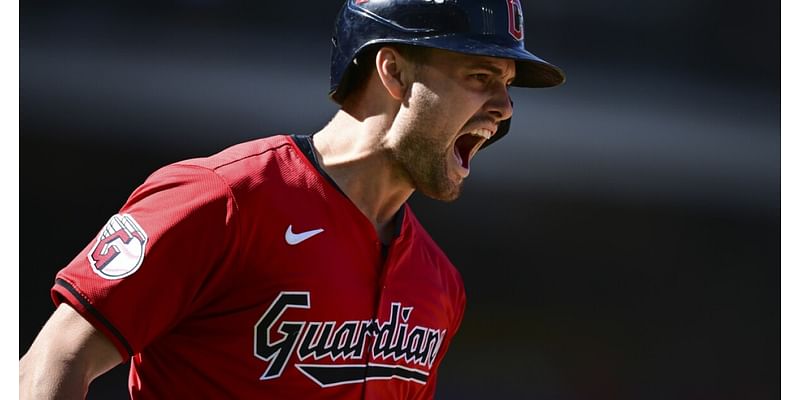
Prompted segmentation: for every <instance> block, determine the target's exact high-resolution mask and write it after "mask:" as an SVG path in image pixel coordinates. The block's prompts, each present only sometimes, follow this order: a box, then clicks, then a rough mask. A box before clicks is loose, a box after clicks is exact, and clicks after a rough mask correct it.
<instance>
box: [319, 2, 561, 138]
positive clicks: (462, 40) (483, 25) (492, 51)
mask: <svg viewBox="0 0 800 400" xmlns="http://www.w3.org/2000/svg"><path fill="white" fill-rule="evenodd" d="M524 39H525V30H524V27H523V18H522V7H521V5H520V0H347V1H346V2H345V4H344V5H343V6H342V9H341V10H340V11H339V16H338V18H337V19H336V26H335V27H334V33H333V38H332V42H333V43H332V44H333V49H332V51H331V87H330V93H329V94H330V96H331V98H333V99H334V101H336V102H337V103H341V102H342V100H343V93H342V92H346V91H347V89H348V88H347V86H348V85H349V79H350V78H351V77H350V75H351V74H352V71H353V70H354V68H353V66H354V65H355V61H356V59H357V57H358V56H359V55H360V54H362V53H363V52H364V51H365V50H366V49H367V48H369V47H372V46H374V45H380V44H393V43H394V44H406V45H412V46H424V47H431V48H436V49H443V50H450V51H455V52H459V53H464V54H474V55H480V56H490V57H499V58H507V59H511V60H514V61H515V62H516V71H517V74H516V78H515V79H514V82H513V83H512V85H513V86H521V87H551V86H556V85H559V84H561V83H563V82H564V79H565V78H564V73H563V72H562V71H561V70H560V69H559V68H558V67H556V66H554V65H552V64H550V63H548V62H547V61H544V60H542V59H541V58H539V57H537V56H535V55H533V54H532V53H530V52H528V51H527V50H525V42H524ZM509 127H510V119H509V120H505V121H503V122H502V123H501V124H500V126H499V127H498V130H497V132H496V133H495V135H494V136H493V137H492V138H491V140H489V141H487V142H486V143H485V144H484V145H483V147H486V146H488V145H489V144H491V143H493V142H495V141H497V140H498V139H500V138H501V137H502V136H503V135H505V134H506V133H508V128H509Z"/></svg>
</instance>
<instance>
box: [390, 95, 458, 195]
mask: <svg viewBox="0 0 800 400" xmlns="http://www.w3.org/2000/svg"><path fill="white" fill-rule="evenodd" d="M428 110H429V112H424V113H420V114H418V115H417V118H415V121H414V124H413V126H415V127H416V129H412V130H411V131H409V132H407V133H406V134H405V135H403V136H402V137H401V139H400V140H399V141H398V143H397V144H396V147H395V151H394V152H393V153H394V158H395V160H396V161H397V163H398V164H399V165H400V166H401V167H402V168H403V169H404V170H405V172H406V174H407V175H408V177H409V178H410V180H411V182H412V184H413V185H414V188H415V189H416V190H418V191H419V192H421V193H422V194H424V195H425V196H428V197H430V198H432V199H435V200H440V201H447V202H450V201H453V200H456V199H457V198H458V197H459V196H460V195H461V187H462V183H463V181H461V180H459V181H453V179H452V178H451V175H450V173H449V168H448V166H449V163H450V160H449V159H450V158H451V157H453V155H452V154H450V152H451V151H452V150H451V149H450V147H449V145H448V142H447V140H448V139H449V138H446V137H445V138H441V136H437V135H436V134H435V133H433V132H436V131H435V129H436V125H435V124H434V123H433V121H436V119H431V118H428V117H432V115H429V114H430V113H434V112H435V111H433V110H435V108H429V109H428ZM438 120H441V117H438Z"/></svg>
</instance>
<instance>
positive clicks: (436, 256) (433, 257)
mask: <svg viewBox="0 0 800 400" xmlns="http://www.w3.org/2000/svg"><path fill="white" fill-rule="evenodd" d="M405 218H406V219H407V221H406V223H407V229H408V230H409V231H408V232H406V233H404V234H407V235H410V236H411V238H412V240H413V241H414V246H415V247H417V249H418V251H420V252H421V253H422V256H423V257H425V258H426V259H427V261H428V263H429V264H430V265H432V266H434V268H435V271H432V272H434V273H435V274H437V275H438V276H440V277H441V280H442V283H444V284H445V285H446V286H447V287H448V289H449V291H450V292H451V294H452V295H453V296H454V297H458V298H462V299H463V298H465V294H464V281H463V279H462V277H461V273H460V272H459V271H458V269H457V268H456V266H455V265H453V263H452V262H451V261H450V258H449V257H447V254H446V253H445V252H444V250H442V248H441V247H439V245H438V244H437V243H436V241H435V240H434V239H433V237H431V235H430V234H429V233H428V231H427V230H425V228H424V227H423V226H422V224H421V223H420V222H419V220H418V219H417V217H416V216H415V215H414V213H413V212H412V211H411V207H410V206H408V205H406V216H405Z"/></svg>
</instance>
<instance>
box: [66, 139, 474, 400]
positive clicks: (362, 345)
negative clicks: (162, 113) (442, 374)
mask: <svg viewBox="0 0 800 400" xmlns="http://www.w3.org/2000/svg"><path fill="white" fill-rule="evenodd" d="M403 207H404V212H405V217H404V218H403V219H402V226H401V227H400V229H399V233H398V235H397V236H396V237H395V238H394V240H393V242H392V243H391V244H390V246H389V248H388V252H387V253H386V255H385V257H383V256H382V255H381V251H382V244H381V242H380V241H379V240H378V237H377V234H376V232H375V229H374V228H373V226H372V224H371V223H370V221H369V220H368V219H367V218H366V217H365V216H364V215H363V214H362V213H361V212H360V211H359V210H358V208H357V207H356V206H355V205H354V204H353V203H352V202H351V201H350V200H349V199H348V198H347V197H346V196H344V195H343V194H342V193H341V192H340V191H339V190H338V189H337V188H336V187H335V185H333V184H332V183H331V182H330V181H328V180H327V179H326V178H325V177H324V176H322V175H321V173H320V171H318V170H317V169H316V168H315V167H314V165H313V164H312V162H311V161H309V160H308V158H307V157H305V156H304V155H303V153H302V151H301V150H300V149H299V148H298V147H297V144H296V143H295V142H294V141H293V140H292V139H291V138H290V137H288V136H273V137H269V138H265V139H259V140H254V141H251V142H247V143H242V144H239V145H236V146H233V147H231V148H228V149H226V150H224V151H222V152H220V153H218V154H216V155H213V156H211V157H207V158H198V159H192V160H186V161H182V162H178V163H175V164H172V165H169V166H167V167H164V168H162V169H160V170H158V171H156V172H155V173H153V174H152V175H151V176H150V177H149V178H148V179H147V180H146V181H145V182H144V184H142V185H141V186H140V187H139V188H137V189H136V190H135V191H134V192H133V194H132V195H131V196H130V198H129V199H128V201H127V202H126V203H125V205H124V206H123V207H122V208H121V209H120V211H119V214H118V216H128V217H130V218H131V219H132V220H135V222H136V224H137V225H138V226H139V227H141V230H142V231H143V234H146V238H147V240H146V244H145V245H144V253H143V257H142V258H141V265H140V266H139V267H138V269H136V270H135V272H132V273H130V275H128V276H125V277H122V278H118V279H117V278H114V279H109V277H108V276H104V275H103V274H102V273H101V272H98V271H100V270H98V268H97V266H94V265H93V264H92V257H93V255H97V254H99V253H100V252H101V250H98V249H97V247H98V246H97V245H98V243H100V238H101V237H103V232H102V231H101V233H100V234H99V235H98V239H97V241H93V242H91V243H89V244H88V245H87V246H86V248H85V249H84V250H83V251H82V252H81V253H80V254H78V256H77V257H76V258H75V259H74V260H73V261H72V262H71V263H70V264H68V265H67V266H66V267H65V268H64V269H62V270H61V271H60V272H59V273H58V274H57V276H56V284H55V285H54V287H53V289H52V291H51V295H52V298H53V301H54V302H55V303H56V304H60V303H61V302H66V303H68V304H69V305H71V306H72V307H73V308H75V309H76V310H77V311H78V312H79V313H80V314H81V315H83V316H84V317H85V318H86V319H87V320H89V321H90V322H91V323H92V324H93V325H94V326H95V327H96V328H97V329H99V330H101V331H102V332H104V333H105V334H106V336H107V337H108V338H109V339H110V340H111V341H112V342H113V343H114V345H115V346H116V347H117V349H118V350H119V351H120V354H122V355H123V358H124V359H125V360H131V371H130V381H129V387H130V392H131V397H132V398H134V399H138V398H184V397H189V396H191V397H195V398H197V397H199V398H260V399H308V398H317V399H430V398H433V395H434V390H435V384H436V376H437V375H436V371H437V369H438V366H439V365H440V363H441V361H442V358H443V357H444V354H445V352H446V351H447V348H448V346H449V344H450V341H451V340H452V338H453V335H454V334H455V333H456V331H457V330H458V328H459V325H460V323H461V319H462V317H463V313H464V307H465V302H466V296H465V292H464V287H463V283H462V280H461V277H460V275H459V273H458V271H457V270H456V269H455V267H454V266H453V265H452V264H451V263H450V261H449V260H448V259H447V257H446V256H445V254H444V253H443V252H442V251H441V249H440V248H439V247H438V246H437V245H436V244H435V243H434V241H433V240H432V239H431V238H430V236H429V235H428V233H427V232H426V231H425V230H424V229H423V227H422V226H421V225H420V223H419V221H418V220H417V219H416V217H415V216H414V214H413V213H412V212H411V209H410V207H409V206H408V205H407V204H406V205H404V206H403ZM290 226H291V227H290ZM320 229H321V231H319V232H317V233H315V234H314V235H312V236H310V237H307V238H305V239H304V240H302V241H301V242H298V243H296V244H291V243H289V241H290V240H289V239H290V234H291V235H295V236H292V237H300V235H301V234H303V233H307V232H314V231H317V230H320ZM106 230H108V227H106ZM112 230H113V229H112ZM104 243H105V244H104V246H105V248H106V250H109V249H111V248H112V247H114V246H115V245H116V246H117V247H120V244H121V242H119V241H117V242H109V241H108V240H106V241H105V242H104ZM109 251H110V250H109Z"/></svg>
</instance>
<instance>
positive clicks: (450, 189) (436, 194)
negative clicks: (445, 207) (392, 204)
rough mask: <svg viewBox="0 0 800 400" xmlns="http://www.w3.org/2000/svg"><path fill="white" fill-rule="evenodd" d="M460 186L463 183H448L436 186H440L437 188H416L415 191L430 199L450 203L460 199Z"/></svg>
mask: <svg viewBox="0 0 800 400" xmlns="http://www.w3.org/2000/svg"><path fill="white" fill-rule="evenodd" d="M462 184H463V182H459V183H457V184H456V183H452V182H449V181H448V182H446V183H445V184H439V185H437V186H440V187H437V188H431V187H424V188H417V190H418V191H419V192H421V193H422V194H424V195H425V196H426V197H429V198H431V199H434V200H439V201H444V202H447V203H450V202H453V201H455V200H456V199H458V198H459V197H461V188H462Z"/></svg>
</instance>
